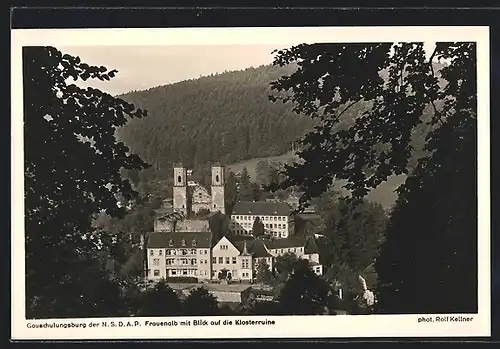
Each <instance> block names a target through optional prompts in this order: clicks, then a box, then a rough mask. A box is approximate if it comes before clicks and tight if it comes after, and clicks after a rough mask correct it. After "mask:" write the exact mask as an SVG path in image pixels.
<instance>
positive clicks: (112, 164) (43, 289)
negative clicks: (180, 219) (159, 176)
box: [23, 47, 147, 318]
mask: <svg viewBox="0 0 500 349" xmlns="http://www.w3.org/2000/svg"><path fill="white" fill-rule="evenodd" d="M115 73H116V71H115V70H111V71H108V70H107V69H106V68H105V67H95V66H89V65H88V64H85V63H83V62H81V61H80V59H79V58H78V57H72V56H69V55H66V54H63V53H61V52H60V51H58V50H57V49H55V48H52V47H25V48H24V49H23V76H24V79H23V88H24V126H25V127H24V139H25V144H24V155H25V157H24V161H25V162H24V165H25V173H24V181H25V182H24V184H25V232H26V313H27V314H26V315H27V317H28V318H31V317H37V318H38V317H41V318H44V317H63V316H64V317H66V316H73V317H87V316H105V315H108V316H109V315H112V314H115V315H116V314H119V313H120V311H121V307H120V304H119V303H120V299H121V289H120V287H119V285H117V284H115V282H114V281H113V280H112V279H111V276H110V275H109V274H108V273H107V272H106V270H105V269H104V266H103V263H102V260H101V256H102V255H103V253H102V252H103V251H104V249H105V248H106V246H107V245H109V242H110V241H108V240H107V239H106V236H105V235H104V236H101V235H100V234H99V232H98V231H97V230H96V229H95V228H94V227H93V226H92V224H91V223H92V217H93V216H95V215H96V214H97V213H99V212H101V211H102V210H105V211H106V212H107V213H108V214H110V215H114V216H115V215H119V214H122V213H123V209H120V208H118V207H117V199H116V197H117V196H118V195H121V196H123V197H124V198H125V199H127V200H130V199H132V198H133V197H134V196H135V195H136V192H135V191H134V190H133V189H132V187H131V185H130V182H129V181H128V180H124V179H123V178H122V177H121V176H120V171H121V170H122V169H124V168H125V169H144V168H146V167H147V164H146V163H144V162H143V161H142V160H141V159H140V158H139V157H138V156H137V155H134V154H131V153H130V151H129V149H128V147H126V146H125V145H124V144H123V143H121V142H117V141H116V139H115V135H114V134H115V130H116V128H117V127H121V126H123V125H125V123H126V122H127V119H131V118H142V117H143V116H144V115H145V114H146V113H145V112H144V111H142V110H140V109H135V107H134V105H132V104H129V103H127V102H125V101H123V100H121V99H119V98H115V97H112V96H111V95H109V94H106V93H103V92H101V91H99V90H96V89H92V88H87V89H81V88H79V87H77V86H76V85H74V84H68V83H67V79H69V78H73V79H74V80H77V79H82V80H87V79H89V78H97V79H100V80H109V79H111V78H112V77H113V76H114V75H115ZM103 295H104V296H103ZM103 297H105V298H106V299H107V298H109V299H107V300H106V299H105V298H103Z"/></svg>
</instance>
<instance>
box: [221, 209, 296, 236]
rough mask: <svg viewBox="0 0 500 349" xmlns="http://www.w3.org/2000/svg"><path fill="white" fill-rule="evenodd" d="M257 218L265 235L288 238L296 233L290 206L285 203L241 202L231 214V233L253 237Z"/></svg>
mask: <svg viewBox="0 0 500 349" xmlns="http://www.w3.org/2000/svg"><path fill="white" fill-rule="evenodd" d="M256 218H259V220H260V221H261V222H262V223H263V224H264V229H265V234H267V235H269V236H271V237H275V238H287V237H289V236H290V235H293V233H294V228H295V227H294V220H293V216H292V214H291V209H290V206H289V205H288V204H287V203H284V202H263V201H256V202H250V201H240V202H238V203H236V205H235V206H234V208H233V213H232V214H231V231H232V232H233V233H234V234H237V235H252V228H253V225H254V222H255V220H256Z"/></svg>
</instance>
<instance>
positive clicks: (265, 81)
mask: <svg viewBox="0 0 500 349" xmlns="http://www.w3.org/2000/svg"><path fill="white" fill-rule="evenodd" d="M290 69H291V68H289V67H288V68H286V67H285V68H281V67H274V66H262V67H258V68H249V69H246V70H242V71H235V72H227V73H223V74H217V75H212V76H208V77H202V78H199V79H195V80H187V81H183V82H179V83H176V84H171V85H166V86H160V87H156V88H152V89H149V90H145V91H138V92H131V93H128V94H126V95H123V96H120V97H121V98H123V99H125V100H127V101H129V102H132V103H134V104H135V106H136V107H139V108H144V109H147V110H148V113H149V115H148V117H146V118H144V119H140V120H131V121H130V122H129V123H128V124H127V125H125V126H124V127H123V128H121V129H120V130H118V133H117V135H118V138H119V139H122V140H124V142H125V143H126V144H127V145H128V146H129V147H130V148H131V150H132V151H134V152H136V153H138V154H139V155H140V156H141V157H143V158H144V159H145V160H146V161H148V162H149V163H152V164H154V165H157V167H158V169H159V170H160V171H163V170H167V169H169V168H171V166H172V164H173V163H175V162H182V163H183V164H185V165H186V166H189V167H195V168H196V167H197V166H200V165H203V164H207V163H210V162H214V161H220V162H222V163H226V164H227V163H232V162H237V161H241V160H246V159H250V158H255V157H267V156H274V155H280V154H283V153H286V152H287V151H289V150H290V149H291V145H292V143H293V142H294V141H295V140H296V139H297V138H299V137H301V136H302V135H303V134H304V133H305V132H306V131H307V130H308V129H310V127H311V126H312V125H313V122H312V120H310V119H309V118H306V117H302V116H299V115H297V114H295V113H293V112H292V111H291V108H292V106H291V105H290V104H287V105H284V104H280V103H272V102H271V101H269V100H268V97H267V96H268V94H269V92H270V90H269V83H270V82H271V81H272V80H275V79H277V78H279V77H280V76H282V75H283V74H288V73H289V72H290Z"/></svg>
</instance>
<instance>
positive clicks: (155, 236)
mask: <svg viewBox="0 0 500 349" xmlns="http://www.w3.org/2000/svg"><path fill="white" fill-rule="evenodd" d="M183 240H184V242H185V245H183V244H182V242H183ZM193 241H196V243H195V245H193ZM171 242H172V244H170V243H171ZM183 247H185V248H211V247H212V233H211V232H167V233H163V232H155V233H151V234H150V236H149V240H148V248H183Z"/></svg>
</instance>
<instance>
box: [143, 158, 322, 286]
mask: <svg viewBox="0 0 500 349" xmlns="http://www.w3.org/2000/svg"><path fill="white" fill-rule="evenodd" d="M187 173H188V172H187V170H186V169H185V168H184V167H182V166H180V165H179V166H176V167H175V168H174V186H173V200H172V209H171V210H170V211H169V213H163V214H161V215H159V216H158V217H157V218H156V219H155V223H154V232H152V233H150V234H149V239H148V243H147V259H146V262H147V268H146V269H147V278H149V279H151V280H159V279H162V278H168V279H171V278H186V277H187V278H191V279H192V280H197V281H209V280H217V279H220V278H221V276H225V278H227V279H231V280H240V281H242V282H243V281H245V282H252V281H253V280H254V279H255V277H256V271H257V266H258V265H259V262H260V261H265V262H266V263H267V265H268V266H269V268H270V269H273V268H274V263H275V260H276V257H278V256H280V255H283V254H285V253H287V252H289V253H293V254H295V255H296V256H297V257H299V258H304V259H308V260H309V262H310V265H311V268H312V269H313V270H314V272H315V273H316V274H318V275H321V274H323V267H322V266H321V265H320V264H319V252H318V248H317V245H316V243H315V239H314V237H309V238H299V237H294V236H291V235H292V234H293V231H294V221H293V218H292V215H291V209H290V207H289V205H288V204H286V203H282V202H238V203H237V204H236V205H235V207H234V209H233V214H232V215H231V217H230V218H231V223H230V226H229V230H231V231H232V233H231V232H230V231H228V232H227V234H226V235H225V236H222V237H221V238H219V239H218V240H215V238H214V236H215V232H212V231H211V222H213V221H212V219H214V218H217V219H220V218H224V213H225V199H224V184H225V179H224V167H222V166H220V165H216V166H213V167H212V183H211V192H210V194H208V192H207V191H206V190H204V189H202V188H199V187H196V186H194V191H193V190H192V189H193V187H191V188H188V187H189V183H188V180H187ZM193 195H194V196H196V197H192V196H193ZM209 195H210V196H209ZM209 199H210V200H209ZM193 208H194V210H193ZM201 209H205V210H207V209H208V211H211V213H209V214H208V215H207V216H206V217H204V218H203V219H200V217H199V215H198V216H197V218H195V219H193V217H192V214H195V213H196V211H197V210H201ZM257 217H258V218H259V219H260V220H261V222H262V224H263V225H264V229H265V233H266V234H267V237H264V238H263V239H262V238H259V239H256V238H255V237H253V236H252V227H253V224H254V221H255V219H256V218H257ZM224 229H226V230H227V229H228V227H227V226H226V228H224ZM219 233H220V232H219Z"/></svg>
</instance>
